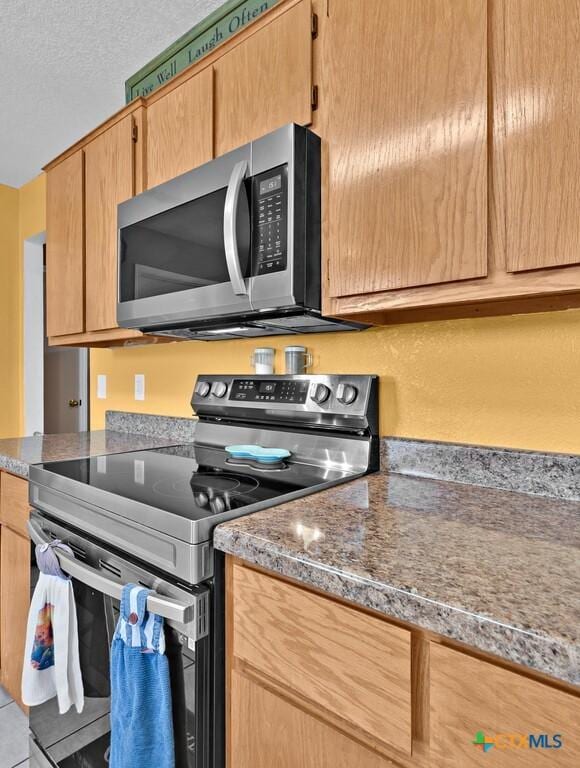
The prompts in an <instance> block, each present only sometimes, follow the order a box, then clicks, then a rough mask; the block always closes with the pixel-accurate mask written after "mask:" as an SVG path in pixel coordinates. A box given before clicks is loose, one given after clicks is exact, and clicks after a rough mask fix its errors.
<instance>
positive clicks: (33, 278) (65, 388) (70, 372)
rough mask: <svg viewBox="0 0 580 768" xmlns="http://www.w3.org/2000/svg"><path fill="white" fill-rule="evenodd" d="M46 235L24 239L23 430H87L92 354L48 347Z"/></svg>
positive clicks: (75, 349)
mask: <svg viewBox="0 0 580 768" xmlns="http://www.w3.org/2000/svg"><path fill="white" fill-rule="evenodd" d="M45 242H46V237H45V233H44V232H41V233H40V234H38V235H35V236H34V237H30V238H28V239H27V240H25V241H24V265H23V274H24V285H23V290H24V302H23V307H24V361H23V363H24V366H23V367H24V434H25V435H35V434H61V433H64V432H84V431H86V430H88V428H89V426H88V425H89V353H88V350H87V349H78V348H76V347H49V346H48V340H47V338H46V312H45V307H46V301H45V295H46V287H45V263H46V258H45V250H46V247H45Z"/></svg>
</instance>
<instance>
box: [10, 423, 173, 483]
mask: <svg viewBox="0 0 580 768" xmlns="http://www.w3.org/2000/svg"><path fill="white" fill-rule="evenodd" d="M176 442H177V441H176V439H175V436H171V435H170V436H169V437H162V436H161V435H160V434H158V435H144V434H133V433H130V432H115V431H113V430H110V429H103V430H98V431H95V432H74V433H70V434H61V435H39V436H37V437H14V438H8V439H5V440H0V469H5V470H7V471H8V472H12V473H13V474H15V475H20V476H21V477H28V468H29V466H30V465H31V464H42V463H43V462H49V461H66V460H67V459H81V458H85V457H87V456H99V455H102V454H105V453H123V452H125V451H144V450H146V449H147V448H162V447H163V446H167V445H175V443H176Z"/></svg>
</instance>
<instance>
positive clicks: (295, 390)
mask: <svg viewBox="0 0 580 768" xmlns="http://www.w3.org/2000/svg"><path fill="white" fill-rule="evenodd" d="M309 389H310V381H309V380H308V379H299V380H296V379H278V380H276V379H234V380H233V382H232V386H231V389H230V396H229V399H230V400H235V401H237V402H251V403H261V402H263V403H264V404H266V403H305V402H306V398H307V396H308V390H309Z"/></svg>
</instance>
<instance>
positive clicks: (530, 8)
mask: <svg viewBox="0 0 580 768" xmlns="http://www.w3.org/2000/svg"><path fill="white" fill-rule="evenodd" d="M502 5H503V7H504V30H505V32H504V34H505V42H504V46H503V50H504V52H505V53H504V57H505V58H504V61H503V66H504V67H505V71H504V72H503V77H502V73H501V72H500V77H499V82H500V84H501V83H502V81H503V84H504V87H503V89H502V97H501V98H502V101H501V103H500V105H499V107H500V108H502V107H503V110H504V112H505V118H504V134H505V135H504V137H503V139H504V141H505V148H504V158H505V180H506V201H505V216H506V257H507V258H506V264H507V269H508V270H509V271H512V272H518V271H522V270H527V269H538V268H541V267H554V266H560V265H565V264H577V263H580V214H579V209H580V127H579V126H580V99H579V97H578V94H579V92H580V0H551V1H550V2H549V3H546V2H543V1H542V0H507V2H504V3H500V6H502ZM499 64H500V66H502V62H501V59H500V62H499Z"/></svg>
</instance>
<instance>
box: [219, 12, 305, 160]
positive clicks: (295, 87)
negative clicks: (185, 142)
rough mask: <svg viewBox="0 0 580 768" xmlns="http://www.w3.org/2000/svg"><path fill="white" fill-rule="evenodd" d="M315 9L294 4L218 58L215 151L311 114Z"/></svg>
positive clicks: (248, 139)
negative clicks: (313, 14)
mask: <svg viewBox="0 0 580 768" xmlns="http://www.w3.org/2000/svg"><path fill="white" fill-rule="evenodd" d="M311 24H312V9H311V5H310V0H302V2H300V3H298V4H297V5H295V6H293V7H292V8H290V9H289V10H288V11H286V12H285V13H283V14H282V15H280V16H278V17H277V18H276V19H274V21H272V22H271V23H270V24H267V25H266V26H264V27H262V28H261V29H259V30H258V31H256V32H255V33H254V34H253V35H252V36H251V37H249V38H248V39H247V40H245V41H243V42H241V43H240V44H239V45H238V46H236V47H235V48H234V49H233V50H232V51H230V52H229V53H227V54H226V55H225V56H222V58H220V59H218V61H217V62H216V64H215V121H216V124H215V153H216V155H221V154H223V153H224V152H228V151H229V150H230V149H235V148H236V147H239V146H240V145H241V144H245V143H246V142H248V141H251V140H252V139H257V138H259V137H260V136H263V135H264V134H266V133H269V132H270V131H273V130H274V129H275V128H279V127H280V126H282V125H285V124H286V123H292V122H294V123H298V124H301V125H308V124H309V123H310V121H311V116H312V107H311V105H312V33H311V28H312V27H311Z"/></svg>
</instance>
